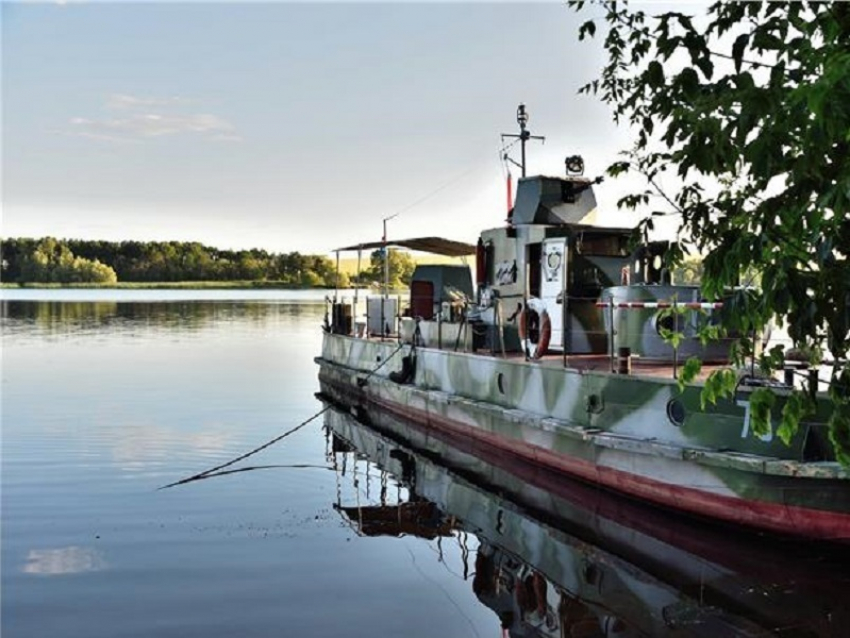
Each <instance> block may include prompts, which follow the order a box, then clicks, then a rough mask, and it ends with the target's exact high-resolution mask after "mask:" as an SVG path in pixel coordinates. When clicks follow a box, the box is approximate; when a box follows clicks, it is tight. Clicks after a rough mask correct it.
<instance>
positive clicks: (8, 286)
mask: <svg viewBox="0 0 850 638" xmlns="http://www.w3.org/2000/svg"><path fill="white" fill-rule="evenodd" d="M0 288H2V289H5V290H51V289H55V290H60V289H68V288H73V289H80V290H228V289H233V288H241V289H246V288H247V289H269V290H308V289H317V288H318V289H323V290H334V288H333V287H325V286H301V285H296V284H288V283H285V282H282V281H263V280H234V281H125V282H117V283H111V284H96V283H67V284H61V283H35V282H34V283H26V284H18V283H9V282H0ZM339 290H354V288H340V289H339Z"/></svg>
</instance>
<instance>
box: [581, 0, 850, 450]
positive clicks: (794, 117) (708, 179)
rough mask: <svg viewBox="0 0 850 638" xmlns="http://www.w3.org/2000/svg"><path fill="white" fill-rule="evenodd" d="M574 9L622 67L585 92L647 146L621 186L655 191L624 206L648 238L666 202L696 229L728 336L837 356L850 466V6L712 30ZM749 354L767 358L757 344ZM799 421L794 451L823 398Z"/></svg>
mask: <svg viewBox="0 0 850 638" xmlns="http://www.w3.org/2000/svg"><path fill="white" fill-rule="evenodd" d="M570 4H571V5H572V6H573V7H574V8H575V9H576V10H582V11H587V12H588V13H589V14H590V13H592V14H594V15H596V16H597V17H595V18H594V19H591V20H588V21H587V22H585V23H584V24H583V25H582V26H581V28H580V29H579V37H580V39H586V38H591V37H597V36H599V37H600V38H601V39H602V42H603V46H604V48H605V51H606V53H607V64H605V66H604V68H603V69H602V72H601V74H600V76H599V78H598V79H596V80H594V81H593V82H591V83H589V84H588V85H586V86H584V87H583V88H582V89H581V92H583V93H590V94H595V95H597V96H598V97H600V98H601V99H602V100H603V101H604V102H606V103H607V104H609V105H610V106H611V108H612V111H613V116H614V119H615V120H616V121H617V122H620V123H623V124H626V125H629V126H630V127H632V128H633V130H634V131H635V144H634V147H633V148H632V149H631V150H630V151H629V152H628V153H626V154H625V159H623V160H621V161H619V162H617V163H616V164H615V165H613V166H612V167H611V169H610V173H611V174H614V175H616V174H620V173H623V172H626V171H637V172H639V173H641V174H643V175H644V176H645V177H646V179H647V190H645V191H643V192H641V193H638V194H635V195H632V196H630V197H629V198H626V199H625V201H623V202H622V204H625V205H628V206H631V207H633V208H638V209H641V210H646V216H645V219H644V223H643V226H644V228H645V229H650V228H651V225H652V220H653V215H652V213H653V212H655V213H656V214H657V213H658V212H659V211H651V210H648V205H649V203H650V201H651V198H650V197H649V196H650V195H661V196H662V199H663V200H664V201H665V203H666V205H667V207H669V208H670V209H672V212H675V213H676V214H678V215H680V220H681V221H680V227H679V236H680V238H681V239H682V241H683V242H687V243H688V244H690V245H692V246H694V247H695V248H696V249H697V250H698V251H699V252H701V253H705V254H706V258H705V261H704V273H703V280H702V281H703V283H702V285H703V292H704V294H706V295H707V296H708V297H709V298H713V299H718V298H721V297H726V298H725V301H726V306H727V310H728V312H725V313H724V314H725V322H726V327H727V328H729V329H730V330H735V331H737V332H739V333H740V334H742V335H754V334H756V333H759V332H761V331H763V330H764V329H765V327H766V326H767V325H768V323H769V322H770V321H771V320H776V321H779V322H784V323H785V324H786V325H787V328H788V333H789V335H790V337H791V339H792V341H793V342H794V346H795V348H799V349H801V350H805V351H808V352H814V353H818V352H823V353H826V355H827V356H825V357H824V358H825V359H827V360H829V361H831V362H832V363H831V368H830V380H829V397H830V399H831V401H832V408H831V411H830V414H831V416H830V428H831V437H832V440H833V443H834V445H835V448H836V451H837V453H838V456H839V458H840V459H842V460H843V461H844V462H850V400H848V388H850V367H848V364H847V361H846V360H847V356H848V349H850V338H848V332H850V265H848V256H850V5H847V4H843V3H796V2H795V3H755V2H753V3H717V4H714V5H711V6H710V7H708V9H707V10H706V12H705V13H704V14H703V15H699V16H691V15H686V14H685V13H681V12H668V13H663V14H660V15H656V16H651V15H649V14H647V13H645V12H644V11H633V10H631V9H630V8H629V7H628V5H627V4H626V3H623V2H613V1H610V0H609V1H605V0H600V1H598V2H593V3H585V2H571V3H570ZM600 10H601V11H600ZM653 199H654V198H653ZM682 254H683V253H682V252H681V251H680V252H679V253H678V255H679V258H681V255H682ZM743 272H749V273H753V274H754V275H756V276H757V277H758V280H759V281H760V289H759V290H758V291H757V292H752V291H746V290H741V289H740V287H739V284H740V276H741V273H743ZM736 287H737V292H736V293H735V294H733V295H732V296H731V298H728V297H727V295H728V291H730V290H733V289H736ZM743 342H744V344H743V346H742V349H741V350H740V352H742V353H744V354H751V353H753V352H754V344H753V343H752V337H750V338H749V339H747V338H746V337H745V338H744V340H743ZM761 363H762V365H763V367H764V368H765V369H766V371H767V372H771V371H772V369H773V368H775V367H776V365H779V364H780V363H778V362H777V358H776V357H762V360H761ZM714 383H715V382H712V384H714ZM710 387H711V388H712V389H713V390H715V389H716V388H715V385H711V386H710ZM728 391H729V388H726V392H727V393H728ZM786 406H788V407H785V408H783V410H782V412H783V413H782V415H781V430H782V432H781V436H783V438H784V437H786V436H790V434H789V433H790V432H792V431H794V430H796V428H797V427H798V424H799V423H800V421H801V419H804V418H805V416H806V414H807V413H808V412H809V411H810V410H811V409H812V406H813V397H811V396H802V395H795V398H793V399H792V400H790V401H788V402H786ZM770 408H771V406H770V405H765V410H761V409H760V410H759V411H757V412H758V413H757V414H754V417H755V418H757V419H759V420H761V419H769V418H770V414H769V412H770ZM764 423H765V422H764V421H762V424H764Z"/></svg>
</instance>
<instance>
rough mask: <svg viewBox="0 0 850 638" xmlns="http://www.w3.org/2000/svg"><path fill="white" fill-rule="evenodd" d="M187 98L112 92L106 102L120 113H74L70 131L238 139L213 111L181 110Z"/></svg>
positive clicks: (128, 138) (126, 137)
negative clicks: (94, 115) (82, 115)
mask: <svg viewBox="0 0 850 638" xmlns="http://www.w3.org/2000/svg"><path fill="white" fill-rule="evenodd" d="M187 103H189V101H188V100H185V99H184V98H178V97H171V98H155V97H136V96H132V95H125V94H118V93H116V94H113V95H110V96H109V98H108V99H107V101H106V104H105V105H104V109H105V110H107V111H111V112H114V111H120V112H121V114H120V115H117V114H115V115H111V116H108V117H104V118H99V119H95V118H87V117H74V118H71V119H70V121H69V124H70V129H69V130H68V131H67V133H68V134H69V135H74V136H78V137H87V138H91V139H97V140H103V141H110V142H139V141H143V140H146V139H151V138H157V137H165V136H170V135H180V134H190V135H196V136H199V137H202V138H205V139H209V140H213V141H227V142H239V141H241V140H242V137H241V136H240V135H239V133H238V132H237V130H236V127H235V126H234V125H233V124H231V123H230V122H228V121H227V120H225V119H224V118H222V117H219V116H218V115H213V114H212V113H186V112H182V111H183V109H182V108H181V107H182V106H183V105H185V104H187Z"/></svg>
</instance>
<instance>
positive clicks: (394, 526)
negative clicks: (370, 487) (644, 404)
mask: <svg viewBox="0 0 850 638" xmlns="http://www.w3.org/2000/svg"><path fill="white" fill-rule="evenodd" d="M325 423H326V427H327V428H328V430H329V432H330V434H331V435H332V439H333V442H334V445H333V448H332V450H333V451H332V454H333V455H334V458H335V462H336V457H338V456H339V455H342V456H345V455H351V454H355V455H358V457H360V458H364V457H365V459H366V460H367V461H368V462H370V463H374V464H375V465H376V466H377V467H379V468H381V469H382V470H384V471H387V472H389V473H391V474H392V475H394V476H395V477H396V479H397V481H398V482H399V483H400V484H402V485H404V486H405V487H406V488H407V490H408V493H409V497H408V498H407V499H406V500H405V501H404V502H401V503H396V504H391V505H388V504H386V502H384V501H385V499H384V496H385V494H386V490H385V489H383V490H382V491H381V495H382V496H381V499H380V501H381V502H380V503H371V502H369V503H359V502H358V503H357V504H355V505H346V506H342V504H338V509H339V510H340V511H341V512H342V514H343V515H344V516H345V517H346V518H347V519H348V520H349V521H350V523H351V524H352V525H353V526H354V527H355V528H356V529H358V530H359V531H360V532H361V533H363V534H369V535H374V534H390V535H401V534H409V535H417V536H422V537H423V538H428V539H433V538H435V537H437V536H444V535H446V534H447V533H449V532H450V531H452V530H454V531H455V532H456V533H459V532H466V533H469V534H473V535H475V536H476V537H477V538H478V540H479V543H480V545H479V547H478V551H477V554H476V557H475V561H474V562H475V565H474V570H470V571H474V576H472V577H471V581H472V582H471V586H472V587H473V590H474V591H475V594H476V595H477V597H478V598H479V600H480V601H481V602H482V603H483V604H485V605H487V606H488V607H489V608H491V609H492V610H493V611H494V612H495V613H497V614H498V616H499V618H500V620H501V622H502V625H503V626H504V627H505V628H507V629H508V630H509V632H510V634H511V635H512V636H526V635H534V636H538V635H544V636H638V635H681V636H727V635H743V636H754V635H764V634H767V633H774V632H777V633H781V635H783V636H786V635H794V636H797V635H800V636H845V635H847V633H846V630H847V627H848V626H850V609H848V608H847V601H848V600H850V569H848V568H850V556H848V555H847V552H846V550H845V549H844V548H840V547H839V548H836V547H828V548H825V547H823V546H816V545H801V544H800V543H799V542H785V541H777V540H775V539H765V538H760V537H758V536H755V535H752V536H749V535H740V534H738V535H734V536H732V535H729V534H728V530H724V529H723V528H721V527H719V526H712V525H706V524H700V523H697V522H695V521H693V520H691V519H689V518H686V517H679V516H676V515H672V514H668V513H664V512H661V511H659V510H655V509H652V508H647V507H646V506H644V505H641V504H639V503H637V502H634V501H630V500H627V499H624V498H622V497H619V496H616V495H613V494H610V493H608V492H606V491H604V490H599V489H597V488H594V487H592V486H588V485H586V484H582V483H577V482H573V481H569V480H565V479H564V478H563V476H558V475H554V474H551V473H546V472H542V471H541V470H540V468H539V467H534V466H530V465H528V464H524V463H521V462H516V461H515V460H514V459H509V460H508V461H507V463H506V462H505V461H506V459H505V457H504V456H502V457H500V459H494V458H489V457H488V456H487V452H486V450H484V451H482V450H474V449H472V448H460V447H456V446H451V445H447V444H445V443H440V442H436V441H434V440H432V439H428V437H427V435H424V434H422V435H419V437H418V438H416V437H417V435H416V434H415V433H416V432H417V430H416V429H415V428H410V427H409V424H407V423H405V422H403V421H401V420H398V419H396V418H395V417H392V416H390V415H388V414H386V413H384V412H375V413H372V414H366V413H364V412H361V413H359V414H358V418H354V417H353V416H351V415H350V414H348V413H346V412H342V411H338V410H330V411H328V412H327V413H326V422H325ZM410 434H413V436H414V438H413V439H411V438H408V435H410ZM426 439H428V440H427V447H426V446H424V443H426ZM426 450H427V451H426Z"/></svg>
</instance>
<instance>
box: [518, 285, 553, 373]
mask: <svg viewBox="0 0 850 638" xmlns="http://www.w3.org/2000/svg"><path fill="white" fill-rule="evenodd" d="M551 338H552V321H551V319H549V313H548V312H546V304H544V303H543V300H542V299H538V298H537V297H531V298H529V299H528V300H527V301H526V303H525V307H524V308H523V309H522V310H521V311H520V313H519V340H520V343H521V344H522V349H523V352H525V354H526V355H527V356H528V358H529V359H539V358H540V357H542V356H543V355H544V354H546V350H547V349H548V348H549V341H550V339H551Z"/></svg>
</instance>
